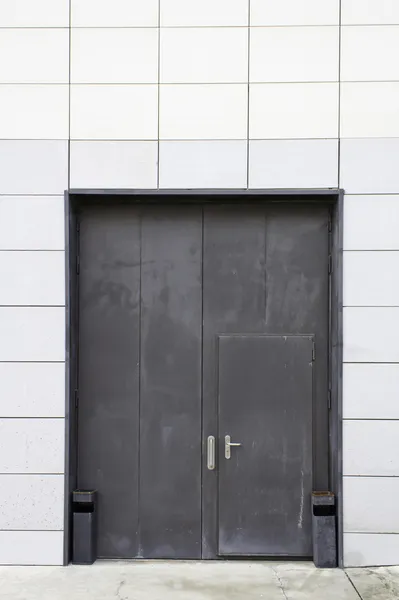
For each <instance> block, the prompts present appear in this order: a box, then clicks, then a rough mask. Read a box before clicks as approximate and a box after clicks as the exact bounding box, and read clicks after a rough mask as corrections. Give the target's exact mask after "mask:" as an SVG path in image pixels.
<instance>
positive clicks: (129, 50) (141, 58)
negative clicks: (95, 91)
mask: <svg viewBox="0 0 399 600" xmlns="http://www.w3.org/2000/svg"><path fill="white" fill-rule="evenodd" d="M157 81H158V31H157V29H140V28H132V29H73V30H72V38H71V82H72V83H157Z"/></svg>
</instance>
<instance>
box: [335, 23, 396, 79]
mask: <svg viewBox="0 0 399 600" xmlns="http://www.w3.org/2000/svg"><path fill="white" fill-rule="evenodd" d="M341 36H342V37H341V79H342V81H398V80H399V62H398V61H397V56H398V54H399V26H397V25H393V26H388V25H384V26H367V27H342V34H341Z"/></svg>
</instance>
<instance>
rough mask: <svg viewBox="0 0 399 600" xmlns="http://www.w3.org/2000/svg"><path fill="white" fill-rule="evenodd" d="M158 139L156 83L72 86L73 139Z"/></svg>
mask: <svg viewBox="0 0 399 600" xmlns="http://www.w3.org/2000/svg"><path fill="white" fill-rule="evenodd" d="M157 138H158V87H157V86H156V85H73V86H71V139H83V140H84V139H86V140H90V139H99V140H108V139H109V140H124V139H126V140H129V139H130V140H140V139H144V140H154V139H157Z"/></svg>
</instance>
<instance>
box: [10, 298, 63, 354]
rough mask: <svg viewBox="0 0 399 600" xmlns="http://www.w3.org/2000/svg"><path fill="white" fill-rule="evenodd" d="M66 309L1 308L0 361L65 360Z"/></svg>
mask: <svg viewBox="0 0 399 600" xmlns="http://www.w3.org/2000/svg"><path fill="white" fill-rule="evenodd" d="M64 360H65V308H63V307H57V308H53V307H48V306H46V307H43V308H39V307H36V306H35V307H20V306H17V307H0V361H11V362H15V361H27V362H29V361H44V362H52V361H61V362H62V361H64Z"/></svg>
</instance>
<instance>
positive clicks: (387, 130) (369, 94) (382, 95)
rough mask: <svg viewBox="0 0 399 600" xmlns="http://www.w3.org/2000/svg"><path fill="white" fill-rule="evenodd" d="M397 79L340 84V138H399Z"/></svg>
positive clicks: (398, 85)
mask: <svg viewBox="0 0 399 600" xmlns="http://www.w3.org/2000/svg"><path fill="white" fill-rule="evenodd" d="M398 106H399V82H378V83H374V82H373V83H371V82H368V83H359V82H357V83H342V84H341V136H342V137H358V138H359V137H377V138H378V137H380V138H383V137H386V138H388V137H399V111H398Z"/></svg>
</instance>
